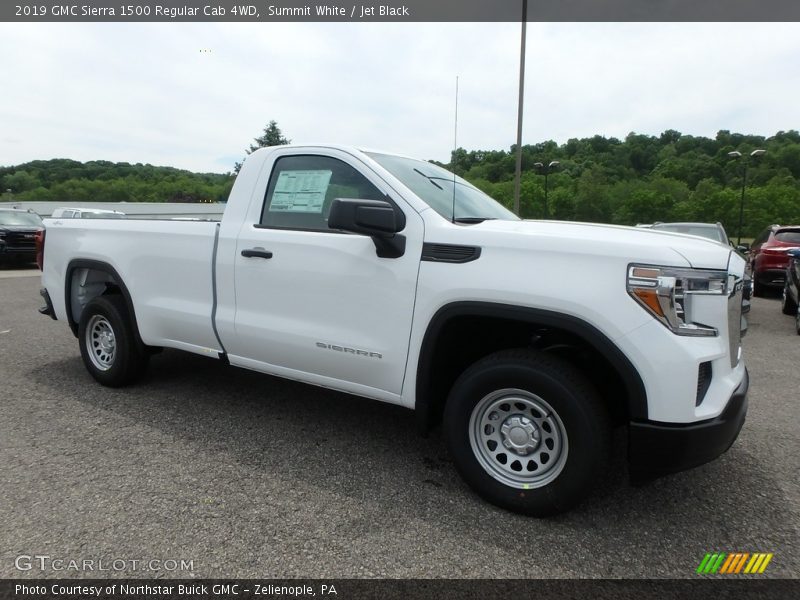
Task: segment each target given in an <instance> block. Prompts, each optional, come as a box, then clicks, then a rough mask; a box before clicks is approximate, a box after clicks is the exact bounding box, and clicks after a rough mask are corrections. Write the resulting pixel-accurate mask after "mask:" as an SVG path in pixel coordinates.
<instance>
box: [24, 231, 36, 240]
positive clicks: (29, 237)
mask: <svg viewBox="0 0 800 600" xmlns="http://www.w3.org/2000/svg"><path fill="white" fill-rule="evenodd" d="M22 237H24V238H25V239H26V240H32V239H33V238H35V237H36V234H33V233H26V234H25V235H23V236H22Z"/></svg>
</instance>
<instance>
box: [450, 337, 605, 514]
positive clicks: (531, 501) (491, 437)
mask: <svg viewBox="0 0 800 600" xmlns="http://www.w3.org/2000/svg"><path fill="white" fill-rule="evenodd" d="M444 427H445V433H446V437H447V442H448V447H449V449H450V452H451V454H452V455H453V459H454V461H455V464H456V468H457V469H458V471H459V473H460V474H461V476H462V477H463V478H464V480H465V481H466V482H467V483H468V484H469V485H470V486H471V487H472V488H473V489H474V490H475V491H476V492H478V494H480V495H481V496H483V497H484V498H485V499H487V500H488V501H489V502H492V503H493V504H496V505H498V506H501V507H503V508H506V509H509V510H512V511H515V512H520V513H524V514H528V515H532V516H537V517H543V516H548V515H552V514H556V513H559V512H562V511H564V510H566V509H568V508H570V507H571V506H573V505H575V504H576V503H578V502H579V501H580V500H582V499H583V498H584V497H585V496H586V495H588V494H589V492H590V491H591V490H592V489H593V487H594V486H595V484H596V483H597V481H598V480H599V478H600V477H601V476H602V475H603V474H604V472H605V470H606V467H607V463H608V458H609V454H610V434H611V425H610V419H609V416H608V413H607V410H606V408H605V406H604V405H603V403H602V401H601V400H600V398H599V397H598V395H597V393H596V391H595V390H594V388H593V387H592V386H591V384H589V382H588V381H587V380H586V378H585V377H584V376H583V375H582V374H581V372H580V371H578V370H577V369H576V368H575V367H573V366H572V365H570V364H569V363H567V362H565V361H563V360H561V359H559V358H558V357H555V356H551V355H548V354H545V353H542V352H537V351H532V350H511V351H503V352H497V353H495V354H492V355H490V356H488V357H486V358H484V359H483V360H480V361H478V362H477V363H475V364H474V365H472V366H471V367H470V368H469V369H467V371H465V372H464V374H463V375H461V377H459V379H458V380H457V381H456V383H455V385H454V386H453V389H452V390H451V392H450V395H449V397H448V400H447V405H446V407H445V424H444Z"/></svg>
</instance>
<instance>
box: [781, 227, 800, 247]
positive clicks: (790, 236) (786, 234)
mask: <svg viewBox="0 0 800 600" xmlns="http://www.w3.org/2000/svg"><path fill="white" fill-rule="evenodd" d="M775 239H776V240H778V241H779V242H786V243H789V244H800V229H781V230H780V231H778V232H777V233H776V234H775Z"/></svg>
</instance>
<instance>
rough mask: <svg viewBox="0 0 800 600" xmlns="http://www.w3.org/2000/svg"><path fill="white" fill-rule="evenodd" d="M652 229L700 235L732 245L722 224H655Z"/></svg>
mask: <svg viewBox="0 0 800 600" xmlns="http://www.w3.org/2000/svg"><path fill="white" fill-rule="evenodd" d="M650 227H651V229H657V230H659V231H672V232H674V233H685V234H687V235H699V236H700V237H704V238H708V239H710V240H714V241H715V242H720V243H721V244H725V245H726V246H729V245H730V241H729V240H728V234H727V233H726V232H725V228H724V227H723V226H722V223H653V224H652V225H651V226H650Z"/></svg>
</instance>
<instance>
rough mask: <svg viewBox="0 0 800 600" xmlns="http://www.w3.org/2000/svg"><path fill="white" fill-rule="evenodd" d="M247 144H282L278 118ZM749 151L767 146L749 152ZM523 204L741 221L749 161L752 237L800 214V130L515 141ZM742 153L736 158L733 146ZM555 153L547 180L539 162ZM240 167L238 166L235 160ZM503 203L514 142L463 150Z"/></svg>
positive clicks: (606, 215)
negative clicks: (765, 133) (757, 152)
mask: <svg viewBox="0 0 800 600" xmlns="http://www.w3.org/2000/svg"><path fill="white" fill-rule="evenodd" d="M254 142H255V144H251V145H250V148H249V149H247V150H246V152H247V153H248V154H249V153H250V152H252V151H254V150H255V149H257V148H259V147H262V146H268V145H277V144H285V143H287V142H288V140H287V139H286V138H285V137H284V136H283V133H282V132H281V130H280V128H279V127H278V126H277V123H276V122H275V121H270V122H269V124H268V125H267V126H266V127H265V128H264V132H263V135H261V136H260V137H258V138H255V139H254ZM755 149H763V150H765V151H766V152H765V153H764V154H763V156H757V157H751V156H750V153H751V152H752V151H753V150H755ZM522 151H523V152H522V154H523V156H522V166H523V174H522V180H521V194H520V198H521V200H520V213H521V215H522V216H523V217H525V218H553V219H566V220H577V221H595V222H606V223H618V224H625V225H634V224H636V223H652V222H653V221H706V222H715V221H721V222H722V223H723V224H724V225H725V228H726V229H727V230H728V232H729V234H731V235H736V233H737V229H738V218H739V203H740V199H741V189H742V176H743V172H744V166H745V163H747V189H746V199H745V210H744V232H743V234H744V235H745V236H746V237H752V236H754V235H756V234H757V232H758V231H759V230H760V229H761V228H762V227H764V226H765V225H768V224H770V223H800V133H798V132H797V131H785V132H784V131H781V132H778V133H777V134H775V135H774V136H772V137H769V138H765V137H763V136H756V135H743V134H739V133H730V132H729V131H720V132H719V133H717V135H716V136H715V137H714V138H713V139H710V138H706V137H697V136H691V135H682V134H681V133H679V132H677V131H673V130H668V131H665V132H664V133H662V134H661V135H659V136H648V135H641V134H636V133H631V134H629V135H628V136H627V137H626V138H625V139H624V140H619V139H616V138H613V137H612V138H606V137H603V136H600V135H596V136H594V137H591V138H583V139H571V140H569V141H567V142H566V143H564V144H557V143H556V142H553V141H547V142H542V143H540V144H535V145H526V146H523V148H522ZM734 151H738V152H740V153H741V154H742V157H741V158H739V159H734V158H731V157H730V156H729V153H730V152H734ZM553 161H557V162H558V165H556V166H554V167H553V169H551V171H550V172H549V174H548V177H547V188H548V190H547V205H546V206H545V178H544V176H543V170H542V169H541V168H537V166H536V165H537V163H540V164H541V165H549V164H550V163H552V162H553ZM238 166H239V165H238V164H237V165H235V166H234V168H235V167H238ZM443 166H445V167H448V168H451V169H453V168H454V169H455V171H456V172H457V173H458V174H459V175H461V176H462V177H464V178H466V179H467V180H469V181H471V182H472V183H474V184H475V185H476V186H478V187H479V188H481V189H482V190H484V191H485V192H487V193H488V194H489V195H491V196H492V197H494V198H496V199H497V200H499V201H500V202H502V203H503V204H505V205H506V206H508V207H512V205H513V195H514V167H515V148H514V147H511V148H510V149H509V150H508V151H506V150H466V149H464V148H459V149H458V150H456V151H455V152H454V153H453V155H452V160H451V164H450V165H447V164H445V165H443ZM233 179H234V174H231V173H227V174H216V173H192V172H190V171H183V170H179V169H174V168H171V167H154V166H152V165H143V164H128V163H112V162H107V161H92V162H87V163H81V162H78V161H74V160H68V159H54V160H47V161H33V162H29V163H25V164H22V165H17V166H13V167H0V192H6V190H11V192H10V193H8V192H6V193H5V194H4V195H3V198H4V199H11V198H13V199H14V200H20V201H23V200H31V201H33V200H53V201H59V202H64V203H65V204H68V203H70V202H75V201H81V202H86V201H105V202H120V201H127V202H170V201H172V202H175V201H189V202H200V201H206V202H207V201H212V202H216V201H225V200H226V199H227V196H228V194H229V192H230V188H231V186H232V185H233Z"/></svg>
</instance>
